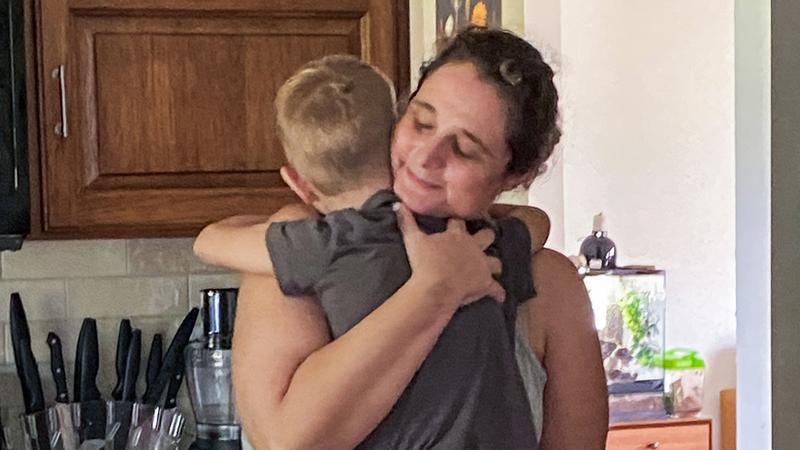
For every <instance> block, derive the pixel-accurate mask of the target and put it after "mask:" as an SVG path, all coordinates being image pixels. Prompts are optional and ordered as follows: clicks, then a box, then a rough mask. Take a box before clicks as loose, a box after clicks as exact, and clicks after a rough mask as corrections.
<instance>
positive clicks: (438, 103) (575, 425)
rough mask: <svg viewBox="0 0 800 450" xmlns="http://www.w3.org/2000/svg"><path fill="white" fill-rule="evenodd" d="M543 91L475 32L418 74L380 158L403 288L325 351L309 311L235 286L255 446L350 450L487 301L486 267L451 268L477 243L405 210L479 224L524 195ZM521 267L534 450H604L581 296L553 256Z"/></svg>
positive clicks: (537, 69)
mask: <svg viewBox="0 0 800 450" xmlns="http://www.w3.org/2000/svg"><path fill="white" fill-rule="evenodd" d="M552 77H553V73H552V71H551V69H550V68H549V67H548V66H547V64H545V63H544V62H543V61H542V59H541V55H540V54H539V53H538V51H536V50H535V49H534V48H533V47H531V46H530V45H529V44H527V43H526V42H525V41H523V40H521V39H520V38H518V37H516V36H513V35H511V34H509V33H504V32H500V31H492V30H484V29H474V28H473V29H469V30H465V31H463V32H461V33H459V34H458V35H457V36H456V37H455V38H454V40H453V41H452V42H451V43H450V44H449V45H448V46H447V47H446V48H445V49H444V50H443V51H442V52H440V54H439V55H438V56H437V58H436V59H435V60H434V61H433V62H432V63H431V64H430V65H428V66H427V67H426V68H424V69H423V73H422V79H421V81H420V85H419V88H418V90H417V92H416V93H415V94H414V95H413V96H412V99H411V100H410V103H409V105H408V108H407V110H406V111H405V113H404V115H403V116H402V118H401V119H400V121H399V122H398V124H397V126H396V129H395V133H394V141H393V145H392V166H393V169H394V175H395V183H394V189H395V192H396V193H397V194H398V195H399V197H400V198H401V199H402V200H403V203H404V206H403V207H401V209H400V211H399V217H398V219H399V223H400V225H401V229H402V231H403V233H404V239H405V243H406V248H407V253H408V257H409V262H410V264H411V268H412V275H411V278H410V279H409V280H408V281H407V282H406V283H405V284H404V285H403V286H402V287H401V288H400V289H399V290H398V291H397V292H396V293H395V294H394V295H393V296H392V297H391V298H389V299H388V300H387V301H386V302H385V303H383V304H382V305H381V306H379V307H378V308H377V309H375V310H374V312H372V313H371V314H369V315H368V316H367V317H366V318H364V319H363V320H362V321H361V322H359V323H358V324H357V325H356V326H354V327H353V328H352V329H350V330H349V331H348V332H347V333H345V334H344V335H342V336H341V337H339V338H338V339H336V340H334V341H331V338H330V335H329V331H328V327H327V324H326V322H325V317H324V315H323V313H322V311H321V309H320V307H319V305H318V304H317V303H316V302H315V301H314V299H312V298H292V299H286V298H285V297H284V296H283V295H282V294H281V291H280V289H279V288H278V286H277V283H276V281H275V280H274V279H273V278H270V277H260V276H256V275H245V276H244V277H243V279H242V285H241V289H240V302H239V310H238V314H237V317H238V319H237V328H236V337H235V344H234V349H235V362H234V363H235V366H234V382H235V384H236V391H237V407H238V409H239V412H240V414H241V417H242V420H243V422H244V425H245V429H246V431H247V432H248V437H249V438H250V440H251V441H252V442H253V444H254V445H255V446H256V447H257V448H324V449H333V448H352V447H354V446H356V445H358V444H359V443H360V442H361V441H362V440H363V439H364V438H365V437H366V436H367V435H369V434H370V433H371V432H373V431H374V430H375V429H376V427H380V426H381V421H382V420H383V419H384V417H386V416H387V414H389V412H390V411H391V409H392V406H393V405H394V404H395V402H396V401H397V400H398V398H400V396H401V395H402V394H403V392H404V390H405V389H406V388H407V386H408V385H409V383H410V382H412V379H413V377H414V375H415V373H416V371H417V370H418V369H419V368H420V366H421V365H422V364H423V363H424V362H425V360H426V358H427V357H428V356H429V354H430V352H431V351H432V349H433V347H434V345H435V344H436V342H437V339H438V338H439V336H440V335H441V334H442V332H443V330H444V329H445V328H446V327H447V325H448V323H449V322H450V321H451V320H452V318H453V317H454V315H455V314H457V312H456V311H457V310H458V308H459V307H460V306H462V305H463V304H465V303H469V302H471V301H473V300H476V299H478V298H481V297H483V296H484V295H487V294H491V293H492V290H493V289H494V281H493V278H492V270H491V268H490V267H488V266H487V264H466V265H456V264H453V261H482V258H484V255H483V247H484V246H485V243H482V242H479V239H478V238H477V237H475V236H471V235H470V234H468V233H467V232H466V230H465V228H464V226H463V222H461V221H458V220H453V221H451V224H450V226H449V227H448V229H447V231H445V232H443V233H438V234H433V235H426V234H424V233H421V232H419V230H418V229H417V228H416V225H415V222H414V221H413V220H410V219H409V217H410V216H409V212H408V210H411V211H414V212H416V213H420V214H426V215H432V216H439V217H458V218H462V219H470V218H477V217H482V216H485V215H486V213H487V211H488V209H489V206H490V205H491V203H492V201H493V200H494V198H495V197H496V196H497V194H499V193H500V192H502V191H504V190H507V189H511V188H513V187H515V186H517V185H520V184H526V185H527V184H529V183H530V182H531V181H532V180H533V178H534V177H535V176H536V175H537V174H538V173H539V171H540V169H541V167H542V164H543V163H544V161H545V160H546V159H547V158H548V157H549V156H550V154H551V153H552V149H553V147H554V145H555V144H556V142H557V140H558V128H557V125H556V116H557V107H556V104H557V93H556V90H555V87H554V85H553V83H552ZM406 208H407V209H406ZM531 266H532V277H533V281H534V285H535V290H536V292H537V296H536V297H535V299H534V300H532V301H529V302H526V303H524V304H523V305H522V306H520V308H519V310H518V317H519V322H520V325H522V327H521V328H522V329H523V330H524V331H525V333H524V334H526V335H527V339H528V342H529V343H530V347H531V348H532V350H533V353H534V355H535V356H536V358H537V360H538V361H540V362H541V364H542V366H543V367H544V368H545V369H546V372H547V378H548V381H547V383H546V385H545V387H544V390H543V392H532V394H533V397H534V402H536V400H537V399H536V397H537V396H538V397H539V398H538V403H539V404H540V405H541V409H542V410H543V426H542V436H541V441H540V448H542V449H548V450H552V449H578V448H580V449H592V448H597V449H601V448H604V445H605V432H606V427H607V407H606V391H605V378H604V375H603V369H602V363H601V359H600V351H599V346H598V342H597V337H596V333H595V331H594V327H593V320H592V313H591V307H590V304H589V301H588V298H587V295H586V292H585V289H584V288H583V285H582V283H581V281H580V280H579V279H578V277H577V275H576V273H575V270H574V266H572V264H571V263H570V262H569V261H568V260H567V259H566V258H565V257H563V256H562V255H560V254H558V253H556V252H552V251H548V250H543V251H541V252H539V253H537V255H536V256H535V257H534V258H533V261H532V264H531ZM441 382H442V386H443V388H445V387H446V386H447V383H448V380H441ZM534 409H535V408H534ZM498 426H500V424H498Z"/></svg>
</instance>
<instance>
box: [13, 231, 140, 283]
mask: <svg viewBox="0 0 800 450" xmlns="http://www.w3.org/2000/svg"><path fill="white" fill-rule="evenodd" d="M0 258H1V259H2V266H3V278H4V279H18V278H62V277H63V278H69V277H87V276H114V275H124V274H125V264H126V263H125V241H124V240H87V241H27V242H25V244H24V245H23V247H22V250H20V251H17V252H2V253H0Z"/></svg>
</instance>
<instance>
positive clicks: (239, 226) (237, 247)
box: [193, 203, 318, 274]
mask: <svg viewBox="0 0 800 450" xmlns="http://www.w3.org/2000/svg"><path fill="white" fill-rule="evenodd" d="M317 216H318V214H317V212H316V211H315V210H314V209H313V208H311V207H310V206H308V205H305V204H302V203H295V204H290V205H286V206H284V207H283V208H281V209H280V210H278V212H276V213H275V214H273V215H272V216H255V215H242V216H233V217H228V218H226V219H222V220H220V221H218V222H214V223H212V224H209V225H207V226H206V227H205V228H203V230H202V231H200V234H198V235H197V238H195V241H194V247H193V250H194V254H195V255H196V256H197V257H198V258H200V260H202V261H203V262H205V263H206V264H211V265H214V266H220V267H225V268H228V269H231V270H235V271H239V272H250V273H259V274H273V273H274V270H273V267H272V259H271V258H270V256H269V251H268V250H267V242H266V232H267V228H269V226H270V224H272V223H273V222H284V221H290V220H300V219H306V218H310V217H317Z"/></svg>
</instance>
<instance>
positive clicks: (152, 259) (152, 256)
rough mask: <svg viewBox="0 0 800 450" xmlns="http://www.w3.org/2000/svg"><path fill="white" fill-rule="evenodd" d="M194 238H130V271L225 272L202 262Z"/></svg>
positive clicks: (139, 273)
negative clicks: (194, 245) (194, 244)
mask: <svg viewBox="0 0 800 450" xmlns="http://www.w3.org/2000/svg"><path fill="white" fill-rule="evenodd" d="M193 242H194V239H192V238H186V239H132V240H129V241H128V270H129V273H130V274H132V275H165V274H172V273H190V272H192V273H215V272H220V271H223V269H221V268H219V267H214V266H209V265H207V264H204V263H203V262H202V261H200V260H199V259H198V258H197V257H196V256H195V255H194V253H193V252H192V243H193Z"/></svg>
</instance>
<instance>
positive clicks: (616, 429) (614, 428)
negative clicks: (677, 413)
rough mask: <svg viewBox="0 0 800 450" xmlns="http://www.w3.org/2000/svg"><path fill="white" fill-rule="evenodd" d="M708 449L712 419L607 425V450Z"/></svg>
mask: <svg viewBox="0 0 800 450" xmlns="http://www.w3.org/2000/svg"><path fill="white" fill-rule="evenodd" d="M650 449H659V450H711V419H708V418H690V419H669V420H654V421H646V422H622V423H615V424H612V425H611V426H610V427H609V431H608V440H607V443H606V450H650Z"/></svg>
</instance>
